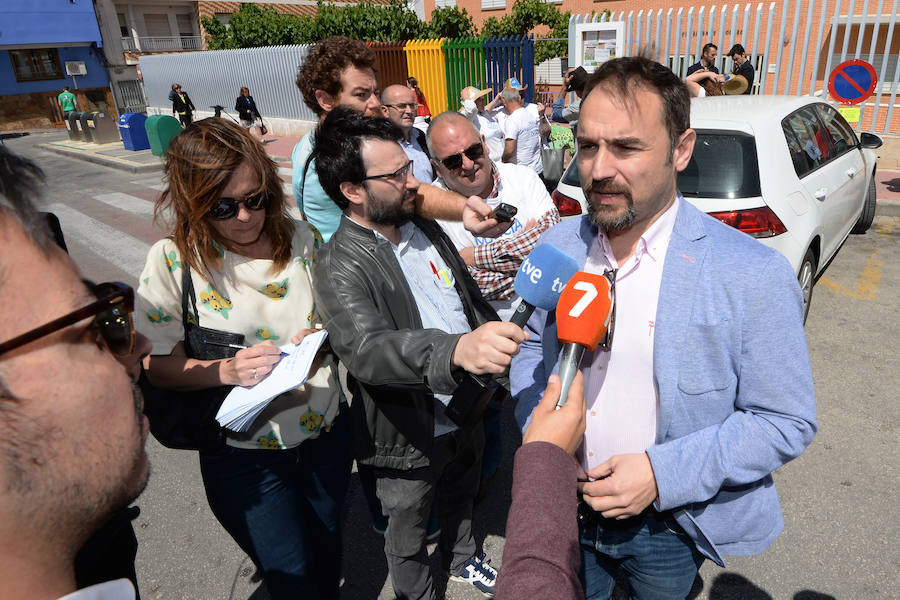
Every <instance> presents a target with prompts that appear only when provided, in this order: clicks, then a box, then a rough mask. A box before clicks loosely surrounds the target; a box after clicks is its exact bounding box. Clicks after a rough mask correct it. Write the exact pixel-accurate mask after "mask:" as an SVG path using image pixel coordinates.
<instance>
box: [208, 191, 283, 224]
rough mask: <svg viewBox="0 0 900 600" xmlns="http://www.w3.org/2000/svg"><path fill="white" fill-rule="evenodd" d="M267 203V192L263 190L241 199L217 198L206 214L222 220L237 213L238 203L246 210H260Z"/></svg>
mask: <svg viewBox="0 0 900 600" xmlns="http://www.w3.org/2000/svg"><path fill="white" fill-rule="evenodd" d="M268 203H269V194H268V192H264V191H263V192H259V193H258V194H255V195H253V196H248V197H247V198H241V199H236V198H219V199H218V200H216V203H215V204H213V205H212V206H211V207H210V208H209V211H207V213H206V214H208V215H209V216H210V217H212V218H213V219H218V220H220V221H224V220H225V219H230V218H232V217H234V216H235V215H236V214H238V205H240V204H243V205H244V207H245V208H246V209H247V210H262V209H264V208H265V207H266V205H267V204H268Z"/></svg>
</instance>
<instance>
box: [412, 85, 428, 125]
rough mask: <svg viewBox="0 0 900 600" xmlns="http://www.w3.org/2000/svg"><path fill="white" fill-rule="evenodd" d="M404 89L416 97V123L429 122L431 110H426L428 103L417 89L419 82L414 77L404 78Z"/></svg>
mask: <svg viewBox="0 0 900 600" xmlns="http://www.w3.org/2000/svg"><path fill="white" fill-rule="evenodd" d="M406 87H408V88H409V89H411V90H412V91H413V93H414V94H415V95H416V103H417V104H418V105H419V106H418V107H417V108H416V123H422V122H424V123H427V122H428V121H430V120H431V109H429V108H428V101H427V100H426V99H425V93H424V92H423V91H422V90H421V89H419V80H418V79H416V78H415V77H407V78H406Z"/></svg>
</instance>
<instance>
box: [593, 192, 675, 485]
mask: <svg viewBox="0 0 900 600" xmlns="http://www.w3.org/2000/svg"><path fill="white" fill-rule="evenodd" d="M679 202H680V200H679V199H677V198H676V200H675V202H674V203H673V204H672V206H670V207H669V208H668V209H667V210H666V212H664V213H663V214H662V215H661V216H660V217H659V218H658V219H657V220H656V222H654V223H653V224H652V225H651V226H650V227H649V228H648V229H647V231H645V232H644V234H643V235H642V236H641V238H640V240H639V241H638V244H637V247H636V248H635V251H634V254H633V255H632V256H631V258H629V259H628V260H627V261H626V262H625V263H624V264H622V265H618V264H617V262H616V259H615V257H614V256H613V252H612V248H611V246H610V244H609V238H608V237H607V236H606V233H605V232H604V231H603V230H600V232H599V234H598V235H597V238H596V239H595V240H594V242H593V244H591V248H590V251H589V252H588V257H587V264H586V265H585V269H584V270H585V271H587V272H589V273H603V272H604V271H606V270H607V269H611V268H612V269H615V268H618V272H617V273H616V283H615V311H616V312H615V329H614V335H613V340H612V350H611V351H608V352H607V351H604V350H601V349H599V348H598V349H597V350H595V351H594V352H592V353H591V352H586V353H585V355H584V358H583V359H582V361H581V368H582V372H583V373H584V381H585V394H584V397H585V403H586V405H587V429H586V430H585V432H584V444H582V447H581V452H582V456H581V459H582V465H583V466H584V468H585V470H590V469H592V468H593V467H596V466H597V465H600V464H602V463H603V462H605V461H606V460H607V459H608V458H610V457H611V456H614V455H617V454H626V453H635V452H643V451H644V450H646V449H647V448H649V447H650V446H652V445H653V444H654V443H655V442H656V428H657V414H658V412H659V389H658V388H657V385H656V379H655V377H654V375H653V334H654V330H655V326H656V323H655V320H656V306H657V301H658V299H659V288H660V284H661V282H662V274H663V264H664V262H665V258H666V250H667V249H668V247H669V239H670V238H671V236H672V229H673V228H674V226H675V214H676V213H677V212H678V203H679Z"/></svg>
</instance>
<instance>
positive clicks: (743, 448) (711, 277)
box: [510, 57, 816, 599]
mask: <svg viewBox="0 0 900 600" xmlns="http://www.w3.org/2000/svg"><path fill="white" fill-rule="evenodd" d="M689 119H690V97H689V94H688V91H687V89H686V87H685V85H684V83H683V82H681V81H679V79H678V77H676V76H675V74H673V73H672V72H671V71H670V70H669V69H667V68H665V67H664V66H662V65H660V64H658V63H656V62H653V61H651V60H648V59H646V58H641V57H629V58H619V59H614V60H611V61H609V62H607V63H605V64H604V65H603V66H601V67H600V68H598V69H597V71H596V72H595V73H594V74H593V75H592V76H591V78H590V80H589V81H588V84H587V85H586V87H585V99H584V100H583V101H582V109H581V118H580V120H579V127H578V155H577V156H578V157H577V160H578V170H579V172H580V173H581V184H582V187H583V189H584V193H585V197H586V199H587V201H588V206H589V213H588V215H586V216H584V217H582V218H581V219H572V220H569V221H566V222H564V223H562V224H560V225H557V226H556V227H554V228H552V229H550V230H549V231H548V232H547V233H545V234H544V235H543V236H542V238H541V241H540V242H539V244H552V245H554V246H556V247H557V248H559V249H560V250H562V251H563V252H565V253H566V254H568V255H569V256H571V257H573V258H574V259H575V260H576V261H577V262H579V264H582V265H583V267H582V269H583V270H584V271H587V272H590V273H597V274H599V273H607V272H609V275H608V276H609V277H610V278H612V279H613V280H614V282H615V285H614V305H613V309H612V310H613V315H612V323H613V324H612V325H611V326H610V329H611V330H610V335H609V337H608V339H607V340H606V343H605V344H603V345H601V346H600V347H598V348H597V349H596V350H594V351H593V352H586V353H585V354H584V359H583V360H582V362H581V369H582V371H583V373H584V382H585V383H584V388H585V400H586V407H587V425H586V431H585V435H584V440H583V443H582V445H581V449H580V451H579V454H578V459H579V461H580V462H581V466H582V468H583V471H582V473H581V475H580V477H579V484H578V489H579V492H580V494H581V497H582V502H581V504H580V507H579V528H580V543H581V559H582V565H581V580H582V584H583V585H584V592H585V597H586V598H609V597H610V594H611V592H612V589H613V586H614V584H615V578H616V576H617V575H618V574H619V573H623V574H624V576H625V578H626V579H627V580H628V582H629V584H630V586H631V593H632V597H633V598H638V599H645V598H654V599H666V598H673V599H674V598H679V599H681V598H684V597H685V596H686V595H687V594H688V592H689V591H690V589H691V586H692V584H693V582H694V578H695V576H696V574H697V571H698V569H699V567H700V565H701V563H702V562H703V561H704V560H705V559H707V558H708V559H710V560H713V561H715V562H716V563H717V564H719V565H720V566H724V564H725V563H724V560H723V558H722V557H723V555H747V554H757V553H760V552H762V551H763V550H765V549H766V548H767V547H768V546H769V545H770V544H771V543H772V542H773V541H774V539H775V538H776V537H777V536H778V534H779V533H780V532H781V530H782V529H783V527H784V520H783V518H782V515H781V510H780V508H779V503H778V497H777V495H776V493H775V487H774V485H773V482H772V475H771V473H772V471H774V470H775V469H777V468H778V467H780V466H782V465H784V464H785V463H786V462H788V461H789V460H791V459H792V458H794V457H796V456H798V455H799V454H800V453H801V452H802V451H803V449H804V448H805V447H806V446H807V445H808V444H809V443H810V441H811V440H812V438H813V435H814V434H815V431H816V406H815V393H814V390H813V383H812V374H811V372H810V365H809V355H808V351H807V347H806V338H805V336H804V332H803V301H802V297H801V294H800V289H799V286H798V284H797V279H796V277H795V276H794V273H793V270H792V269H791V267H790V265H789V264H788V262H787V260H786V259H785V258H784V257H783V256H782V255H781V254H779V253H778V252H776V251H775V250H773V249H771V248H768V247H766V246H763V245H762V244H760V243H758V242H757V241H755V240H753V239H752V238H750V237H748V236H746V235H744V234H742V233H740V232H738V231H737V230H735V229H732V228H730V227H727V226H725V225H724V224H722V223H721V222H719V221H717V220H716V219H714V218H712V217H709V216H708V215H705V214H703V213H702V212H700V211H699V210H697V209H696V208H694V207H693V206H692V205H691V204H689V203H688V202H686V201H685V200H684V198H683V197H682V196H681V194H680V193H679V192H678V190H677V188H676V177H677V174H678V172H679V171H681V170H683V169H684V168H685V167H686V166H687V164H688V162H689V160H690V158H691V153H692V151H693V146H694V141H695V139H696V134H695V133H694V131H693V130H692V129H690V120H689ZM748 274H752V276H748ZM570 316H571V315H570ZM761 324H765V326H764V327H762V326H761ZM528 330H529V333H530V339H529V341H528V342H527V343H526V344H523V346H522V351H521V353H520V354H519V355H518V356H516V358H515V359H514V361H513V365H512V369H511V373H510V380H511V381H512V384H513V392H514V394H516V395H517V396H518V400H519V402H518V406H517V408H516V417H517V420H518V422H519V424H520V426H523V428H524V426H525V425H526V424H527V423H528V421H529V419H530V415H531V412H532V410H533V409H534V407H535V406H536V405H537V404H538V402H539V401H540V396H541V394H542V393H543V390H544V386H545V384H546V381H547V378H548V377H549V375H550V374H551V373H553V372H555V369H556V367H557V364H556V363H557V362H558V360H557V358H556V357H558V356H559V351H560V346H561V345H560V343H559V341H558V339H557V335H556V315H555V313H554V311H550V312H547V311H541V310H538V311H536V312H535V314H534V316H533V317H532V319H531V320H530V321H529V324H528ZM771 331H778V333H779V340H778V343H777V344H774V343H772V338H771V335H770V332H771Z"/></svg>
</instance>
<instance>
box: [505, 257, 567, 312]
mask: <svg viewBox="0 0 900 600" xmlns="http://www.w3.org/2000/svg"><path fill="white" fill-rule="evenodd" d="M577 272H578V263H577V262H575V259H574V258H572V257H571V256H569V255H567V254H566V253H565V252H563V251H561V250H559V249H558V248H556V247H554V246H551V245H549V244H544V245H542V246H538V247H537V248H535V249H534V250H532V251H531V254H529V255H528V256H527V257H526V258H525V260H524V261H522V265H521V266H520V267H519V271H518V273H516V280H515V283H514V284H513V289H515V291H516V294H518V295H519V297H521V298H522V301H521V302H519V304H518V306H516V311H515V312H514V313H513V316H512V319H510V322H511V323H515V324H516V325H518V326H519V327H525V323H527V322H528V319H530V318H531V314H532V313H533V312H534V309H535V308H543V309H544V310H553V309H554V308H556V303H557V301H558V300H559V295H560V294H561V293H562V291H563V288H564V287H565V286H566V284H567V283H568V282H569V280H570V279H571V278H572V276H573V275H574V274H575V273H577Z"/></svg>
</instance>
